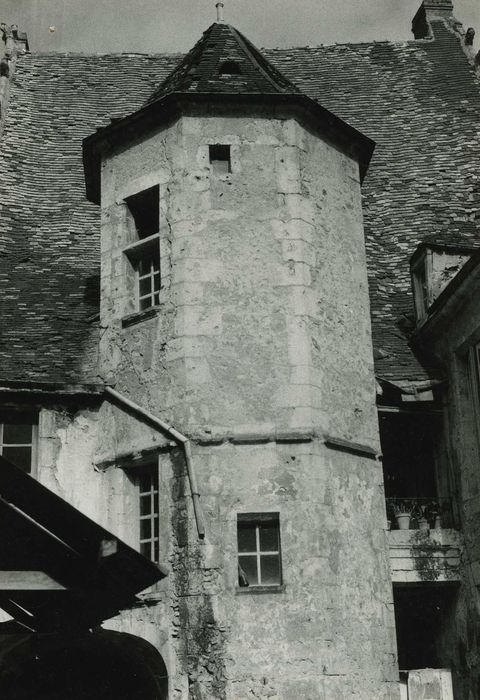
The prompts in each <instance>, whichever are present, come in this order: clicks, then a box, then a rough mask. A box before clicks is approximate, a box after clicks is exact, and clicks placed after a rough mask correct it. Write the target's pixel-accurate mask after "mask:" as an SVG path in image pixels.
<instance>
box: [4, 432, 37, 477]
mask: <svg viewBox="0 0 480 700" xmlns="http://www.w3.org/2000/svg"><path fill="white" fill-rule="evenodd" d="M36 437H37V426H36V425H33V424H32V422H31V421H29V422H25V419H22V418H18V419H16V418H15V419H7V420H6V421H5V422H4V423H0V454H1V455H2V457H4V458H5V459H7V460H8V461H9V462H11V463H12V464H15V466H17V467H19V469H22V470H23V471H25V472H27V473H30V472H31V471H32V468H33V466H34V463H35V448H36Z"/></svg>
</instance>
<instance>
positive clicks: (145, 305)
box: [139, 297, 153, 311]
mask: <svg viewBox="0 0 480 700" xmlns="http://www.w3.org/2000/svg"><path fill="white" fill-rule="evenodd" d="M139 306H140V311H143V310H144V309H149V308H150V307H151V306H153V304H152V297H144V299H140V303H139Z"/></svg>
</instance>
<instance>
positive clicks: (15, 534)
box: [0, 457, 166, 632]
mask: <svg viewBox="0 0 480 700" xmlns="http://www.w3.org/2000/svg"><path fill="white" fill-rule="evenodd" d="M0 528H1V531H2V534H3V537H2V546H1V547H0V608H2V609H3V610H5V611H6V612H7V613H8V614H9V615H10V616H11V617H12V618H13V619H15V620H16V621H17V622H18V623H19V624H20V625H22V626H23V627H24V628H26V629H28V630H31V631H35V632H54V631H58V630H88V629H92V628H93V627H96V626H97V625H99V624H101V623H102V622H103V621H104V620H106V619H109V618H111V617H113V616H114V615H116V614H118V613H119V611H120V610H122V609H124V608H129V607H131V606H132V605H134V604H135V603H136V602H139V599H138V598H137V594H138V593H140V592H141V591H143V590H145V589H146V588H148V587H150V586H152V585H153V584H155V583H156V582H157V581H159V580H160V579H162V578H164V576H165V575H166V574H165V572H164V571H162V569H161V568H160V567H159V566H157V564H155V563H153V562H151V561H150V560H148V559H146V558H145V557H144V556H142V555H141V554H140V553H139V552H137V551H135V550H134V549H132V548H131V547H129V546H128V545H127V544H125V543H124V542H122V541H121V540H119V539H118V538H117V537H115V536H114V535H113V534H112V533H110V532H108V531H107V530H105V529H104V528H102V527H101V526H100V525H98V524H97V523H95V522H94V521H93V520H91V519H90V518H88V517H87V516H86V515H84V514H83V513H81V512H80V511H79V510H77V509H76V508H74V507H73V506H72V505H71V504H69V503H67V502H66V501H65V500H63V499H62V498H60V497H59V496H57V495H56V494H54V493H53V492H52V491H50V490H49V489H47V488H46V487H45V486H43V485H42V484H40V483H39V482H38V481H36V480H35V479H33V478H32V477H31V476H29V475H28V474H25V473H24V472H22V471H21V470H20V469H18V468H17V467H15V466H14V465H13V464H11V463H10V462H8V461H7V460H5V459H4V458H3V457H0Z"/></svg>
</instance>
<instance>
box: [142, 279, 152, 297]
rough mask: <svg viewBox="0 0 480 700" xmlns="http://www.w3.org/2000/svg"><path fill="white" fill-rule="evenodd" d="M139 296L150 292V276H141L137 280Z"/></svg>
mask: <svg viewBox="0 0 480 700" xmlns="http://www.w3.org/2000/svg"><path fill="white" fill-rule="evenodd" d="M139 289H140V296H141V297H143V296H144V295H145V294H151V292H152V278H151V277H143V278H142V279H140V280H139Z"/></svg>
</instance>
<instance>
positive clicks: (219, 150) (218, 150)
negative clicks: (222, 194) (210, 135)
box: [209, 144, 232, 175]
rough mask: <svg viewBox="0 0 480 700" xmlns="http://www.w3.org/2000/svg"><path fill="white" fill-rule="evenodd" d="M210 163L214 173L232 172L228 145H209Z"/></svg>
mask: <svg viewBox="0 0 480 700" xmlns="http://www.w3.org/2000/svg"><path fill="white" fill-rule="evenodd" d="M209 151H210V165H211V166H212V170H213V172H214V173H215V174H216V175H225V174H226V173H231V172H232V165H231V160H230V146H223V145H220V144H215V145H213V146H209Z"/></svg>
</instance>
